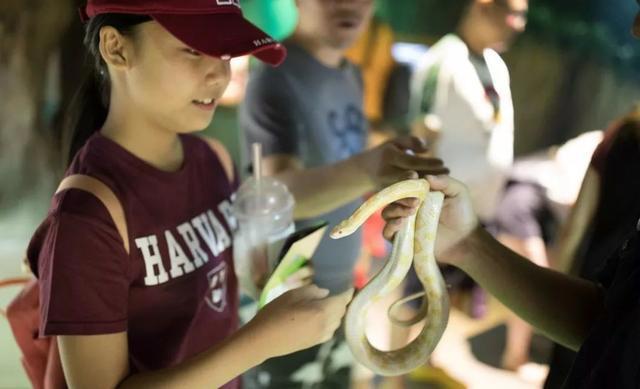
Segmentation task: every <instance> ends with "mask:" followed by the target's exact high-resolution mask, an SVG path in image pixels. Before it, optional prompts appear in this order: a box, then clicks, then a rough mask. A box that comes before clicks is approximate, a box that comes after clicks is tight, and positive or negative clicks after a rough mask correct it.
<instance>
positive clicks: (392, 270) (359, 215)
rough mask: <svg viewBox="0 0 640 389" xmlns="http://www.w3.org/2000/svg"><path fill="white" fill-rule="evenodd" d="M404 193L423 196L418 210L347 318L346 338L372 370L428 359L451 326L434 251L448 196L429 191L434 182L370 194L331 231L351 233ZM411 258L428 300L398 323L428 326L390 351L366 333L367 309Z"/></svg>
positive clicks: (402, 370) (399, 370) (397, 371)
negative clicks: (379, 346)
mask: <svg viewBox="0 0 640 389" xmlns="http://www.w3.org/2000/svg"><path fill="white" fill-rule="evenodd" d="M404 198H417V199H418V200H419V201H420V204H419V207H418V211H417V213H416V214H414V215H412V216H411V217H409V218H408V219H407V221H406V223H405V225H404V226H403V227H402V228H401V229H400V231H398V233H397V234H396V236H395V238H394V242H393V249H392V251H391V256H390V257H389V259H388V261H387V263H386V264H385V266H384V267H383V268H382V270H380V272H379V273H378V274H377V275H376V276H375V277H374V278H373V279H371V281H369V283H367V285H365V286H364V288H362V290H361V291H360V292H359V293H358V294H357V295H356V296H355V297H354V298H353V300H352V302H351V304H350V306H349V308H348V310H347V315H346V322H345V334H346V339H347V343H348V344H349V348H350V349H351V352H352V353H353V355H354V356H355V358H356V359H357V360H358V361H359V362H360V363H362V364H363V365H365V366H367V367H368V368H369V369H371V370H372V371H373V372H375V373H377V374H380V375H384V376H394V375H401V374H406V373H408V372H410V371H412V370H414V369H415V368H417V367H419V366H421V365H423V364H424V363H426V362H427V360H428V358H429V356H430V355H431V353H432V352H433V350H434V349H435V347H436V345H437V344H438V342H439V341H440V338H441V337H442V334H443V332H444V330H445V328H446V326H447V321H448V318H449V297H448V294H447V290H446V286H445V283H444V280H443V278H442V274H441V273H440V270H439V269H438V265H437V263H436V259H435V255H434V251H435V239H436V233H437V228H438V220H439V218H440V211H441V209H442V205H443V201H444V195H443V194H442V193H441V192H430V191H429V183H428V182H427V181H426V180H424V179H413V180H405V181H401V182H398V183H396V184H394V185H391V186H389V187H387V188H385V189H383V190H381V191H380V192H378V193H376V194H375V195H373V196H372V197H370V198H369V199H368V200H367V201H366V202H365V203H364V204H362V206H360V208H358V209H357V210H356V211H355V212H354V213H353V214H352V215H351V216H350V217H349V218H348V219H346V220H344V221H342V222H341V223H340V224H338V225H337V226H336V227H335V228H334V229H333V231H332V232H331V237H332V238H334V239H339V238H341V237H345V236H348V235H349V234H351V233H353V232H355V231H356V230H357V229H358V228H359V227H360V226H361V225H362V224H363V223H364V222H365V221H366V220H367V219H368V218H369V216H371V215H372V214H373V213H374V212H376V211H377V210H379V209H381V208H383V207H385V206H386V205H388V204H391V203H393V202H395V201H398V200H401V199H404ZM412 262H413V264H414V267H415V269H416V273H417V275H418V278H419V279H420V282H421V283H422V285H423V287H424V292H423V293H421V294H420V296H422V295H424V296H426V302H423V307H422V309H421V312H420V313H418V315H417V316H416V317H415V318H413V319H411V320H407V321H404V322H402V321H400V320H394V322H396V323H398V322H399V323H400V324H404V325H410V324H413V323H416V322H418V321H420V320H422V319H423V318H426V321H425V324H424V327H423V328H422V331H421V332H420V334H419V335H418V336H417V337H416V338H415V339H414V340H413V341H411V342H410V343H409V344H407V345H406V346H404V347H402V348H399V349H396V350H390V351H383V350H379V349H377V348H376V347H374V346H373V345H372V344H371V343H370V342H369V339H368V338H367V335H366V333H365V329H366V319H367V313H368V310H369V308H370V307H371V306H372V305H373V304H374V303H376V302H377V301H379V300H380V299H382V298H383V297H384V296H386V295H388V294H389V293H390V292H391V291H393V290H394V289H395V288H396V287H398V286H399V285H400V283H401V282H402V280H403V279H404V278H405V276H406V274H407V272H408V271H409V269H410V268H411V264H412ZM415 297H416V296H412V298H415ZM406 300H407V299H403V300H402V301H406ZM394 305H395V304H394Z"/></svg>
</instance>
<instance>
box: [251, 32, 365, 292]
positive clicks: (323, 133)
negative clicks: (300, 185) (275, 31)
mask: <svg viewBox="0 0 640 389" xmlns="http://www.w3.org/2000/svg"><path fill="white" fill-rule="evenodd" d="M285 46H286V47H287V49H288V55H287V59H286V60H285V62H284V63H283V64H282V65H280V66H279V67H277V68H274V67H270V66H266V65H262V64H259V65H258V67H257V68H256V69H254V71H253V72H252V74H251V77H250V80H249V85H248V87H247V94H246V97H245V100H244V103H243V105H242V106H241V108H240V126H241V127H242V129H243V131H244V133H245V139H246V145H247V147H248V145H250V144H251V143H252V142H260V143H261V144H262V147H263V151H264V154H265V155H269V154H291V155H295V156H297V157H298V158H299V159H300V160H301V161H302V162H303V163H304V166H305V168H313V167H318V166H324V165H328V164H332V163H336V162H338V161H341V160H344V159H346V158H349V157H351V156H352V155H354V154H357V153H360V152H361V151H362V150H364V147H365V144H366V135H367V134H366V129H367V125H366V119H365V117H364V114H363V108H362V105H363V92H362V77H361V75H360V71H359V70H358V69H357V68H356V67H355V66H354V65H353V64H351V63H349V62H347V61H345V62H344V63H343V64H342V66H340V67H339V68H337V69H336V68H329V67H327V66H324V65H323V64H321V63H320V62H318V61H317V60H316V59H315V58H313V57H312V56H311V55H309V54H308V53H307V52H306V51H304V50H303V49H302V48H300V47H299V46H296V45H295V44H292V43H291V42H288V43H285ZM247 150H248V148H247ZM247 155H248V154H247ZM323 185H325V183H323V182H318V183H317V186H318V190H321V189H322V186H323ZM361 203H362V201H361V200H358V201H354V202H352V203H350V204H347V205H345V206H343V207H340V208H338V209H336V210H334V211H332V212H330V213H327V214H325V215H321V216H319V217H317V218H314V219H309V220H299V221H297V223H296V224H297V227H303V226H307V225H311V224H314V223H315V222H317V221H318V220H325V221H327V222H329V229H328V230H327V236H325V237H324V239H323V240H322V242H321V243H320V246H319V247H318V251H317V252H316V255H315V256H314V258H313V266H314V270H315V282H316V284H317V285H319V286H320V287H326V288H329V289H330V290H331V291H332V292H340V291H343V290H346V289H348V288H349V287H350V286H351V285H352V275H353V266H354V264H355V262H356V260H357V258H358V256H359V254H360V250H361V243H362V237H361V234H360V233H359V232H357V233H355V234H353V235H352V236H350V237H347V238H343V239H340V240H332V239H331V238H329V237H328V231H330V229H331V228H332V226H334V225H335V224H337V223H338V222H340V221H341V220H343V219H345V218H347V217H348V216H349V215H351V213H352V212H353V211H354V210H355V209H356V208H357V207H358V206H359V205H360V204H361Z"/></svg>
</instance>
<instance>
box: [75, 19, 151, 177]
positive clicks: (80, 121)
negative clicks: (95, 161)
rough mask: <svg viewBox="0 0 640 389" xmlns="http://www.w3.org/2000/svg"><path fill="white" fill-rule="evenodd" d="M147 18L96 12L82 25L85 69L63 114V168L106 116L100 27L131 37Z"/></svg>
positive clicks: (106, 91) (106, 82) (105, 72)
mask: <svg viewBox="0 0 640 389" xmlns="http://www.w3.org/2000/svg"><path fill="white" fill-rule="evenodd" d="M149 20H151V18H150V17H149V16H146V15H133V14H116V13H108V14H100V15H96V16H94V17H93V18H91V19H90V20H89V21H88V22H87V25H86V30H85V36H84V45H85V48H86V50H87V54H88V55H87V63H86V65H85V68H86V71H85V75H84V77H83V80H82V83H81V84H80V87H79V88H78V91H77V92H76V93H75V95H74V97H73V99H72V101H71V104H70V106H69V109H68V111H67V113H66V118H65V124H64V135H63V145H64V150H63V158H64V165H65V167H67V166H69V164H70V163H71V161H73V158H74V156H75V155H76V153H77V152H78V150H80V148H82V146H83V145H84V144H85V142H86V141H87V140H88V139H89V138H90V137H91V135H93V134H94V133H95V132H96V131H98V130H100V128H101V127H102V125H103V124H104V121H105V119H106V118H107V112H108V110H109V96H110V94H111V81H110V79H109V72H108V70H107V65H106V63H105V62H104V60H103V59H102V56H101V55H100V30H101V29H102V27H105V26H111V27H113V28H115V29H117V30H118V31H119V32H120V33H121V34H122V35H128V36H132V35H133V34H134V30H135V27H136V26H137V25H138V24H140V23H144V22H147V21H149Z"/></svg>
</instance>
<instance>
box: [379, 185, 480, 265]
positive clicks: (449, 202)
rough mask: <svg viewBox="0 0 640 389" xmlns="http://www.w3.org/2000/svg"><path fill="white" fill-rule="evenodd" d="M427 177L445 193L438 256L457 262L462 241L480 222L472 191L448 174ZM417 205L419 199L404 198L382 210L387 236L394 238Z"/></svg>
mask: <svg viewBox="0 0 640 389" xmlns="http://www.w3.org/2000/svg"><path fill="white" fill-rule="evenodd" d="M427 180H428V181H429V184H430V185H431V190H433V191H440V192H443V193H444V195H445V200H444V205H443V207H442V213H441V214H440V223H439V224H438V234H437V237H436V257H437V258H438V261H440V262H444V263H450V264H456V262H457V261H458V259H460V258H462V254H463V252H462V251H464V247H462V245H460V243H461V242H463V241H464V239H465V238H466V237H467V236H469V234H470V233H471V232H472V231H473V230H474V229H475V228H476V227H477V226H478V218H477V216H476V215H475V213H474V211H473V207H472V206H471V199H470V197H469V191H468V190H467V188H466V187H465V186H464V184H462V183H461V182H460V181H457V180H455V179H453V178H451V177H448V176H437V177H435V176H427ZM417 207H418V200H417V199H404V200H400V201H398V202H395V203H393V204H390V205H389V206H387V207H386V208H385V209H384V210H383V211H382V217H383V218H384V219H385V221H386V225H385V228H384V230H383V235H384V237H385V238H386V239H388V240H391V239H393V236H394V235H395V234H396V232H398V231H399V230H400V228H402V226H403V225H404V222H405V220H406V218H407V217H408V216H410V215H412V214H414V213H415V212H416V211H417Z"/></svg>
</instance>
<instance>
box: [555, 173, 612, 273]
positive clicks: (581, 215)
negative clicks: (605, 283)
mask: <svg viewBox="0 0 640 389" xmlns="http://www.w3.org/2000/svg"><path fill="white" fill-rule="evenodd" d="M599 187H600V177H599V176H598V173H597V172H596V171H595V170H594V169H592V168H589V169H588V170H587V173H586V174H585V176H584V180H583V181H582V186H581V187H580V193H579V194H578V199H577V200H576V203H575V204H574V205H573V207H572V208H571V211H570V212H569V217H568V218H567V220H566V222H565V223H564V224H563V225H562V228H561V230H560V233H559V236H558V243H557V245H556V247H555V248H554V250H553V254H554V255H553V261H552V264H553V267H554V268H555V269H556V270H558V271H561V272H563V273H568V272H569V271H570V270H571V266H572V264H573V261H574V259H575V255H576V251H577V250H578V247H579V245H580V242H582V239H583V238H584V235H585V233H586V231H587V227H588V226H589V224H590V222H591V219H592V218H593V215H594V213H595V210H596V206H597V205H598V198H599V189H598V188H599Z"/></svg>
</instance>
